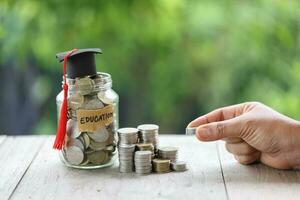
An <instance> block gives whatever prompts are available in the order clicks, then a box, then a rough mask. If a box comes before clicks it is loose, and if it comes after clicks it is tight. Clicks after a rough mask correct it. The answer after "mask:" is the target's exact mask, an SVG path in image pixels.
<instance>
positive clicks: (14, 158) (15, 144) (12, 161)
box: [0, 136, 44, 199]
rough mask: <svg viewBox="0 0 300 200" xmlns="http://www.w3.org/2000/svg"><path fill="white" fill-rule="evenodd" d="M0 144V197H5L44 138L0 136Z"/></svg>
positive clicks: (17, 181) (7, 196)
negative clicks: (0, 137) (0, 141)
mask: <svg viewBox="0 0 300 200" xmlns="http://www.w3.org/2000/svg"><path fill="white" fill-rule="evenodd" d="M0 140H3V141H2V143H1V144H0V155H1V157H0V199H7V198H9V196H10V195H11V193H12V192H13V191H14V189H15V187H16V186H17V184H18V183H19V181H20V180H21V178H22V177H23V175H24V173H25V172H26V170H27V168H28V166H29V165H30V163H31V161H32V160H33V159H34V157H35V155H36V154H37V152H38V150H39V149H40V147H41V144H42V142H43V140H44V138H42V137H32V136H22V137H20V136H19V137H6V138H5V137H2V139H0Z"/></svg>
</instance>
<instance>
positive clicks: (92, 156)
mask: <svg viewBox="0 0 300 200" xmlns="http://www.w3.org/2000/svg"><path fill="white" fill-rule="evenodd" d="M106 156H107V154H106V152H105V151H95V152H92V153H89V154H87V159H88V160H89V161H90V162H91V163H93V164H102V163H103V162H104V161H105V160H106Z"/></svg>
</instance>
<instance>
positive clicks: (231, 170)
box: [218, 142, 300, 200]
mask: <svg viewBox="0 0 300 200" xmlns="http://www.w3.org/2000/svg"><path fill="white" fill-rule="evenodd" d="M218 148H219V153H220V159H221V164H222V169H223V174H224V179H225V184H226V188H227V193H228V197H229V199H233V200H240V199H255V200H259V199H264V200H268V199H272V200H276V199H278V200H282V199H289V200H293V199H295V200H296V199H297V200H299V199H300V171H299V170H298V171H292V170H276V169H273V168H270V167H267V166H264V165H262V164H254V165H248V166H246V165H241V164H238V163H237V161H236V160H235V159H234V157H233V156H232V155H231V154H229V153H228V152H227V151H226V149H225V146H224V143H223V142H220V143H219V144H218Z"/></svg>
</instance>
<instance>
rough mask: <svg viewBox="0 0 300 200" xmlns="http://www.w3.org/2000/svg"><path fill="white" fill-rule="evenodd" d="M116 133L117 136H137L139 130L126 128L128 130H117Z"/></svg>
mask: <svg viewBox="0 0 300 200" xmlns="http://www.w3.org/2000/svg"><path fill="white" fill-rule="evenodd" d="M117 132H118V133H119V134H137V133H138V132H139V130H138V129H136V128H131V127H128V128H119V129H118V130H117Z"/></svg>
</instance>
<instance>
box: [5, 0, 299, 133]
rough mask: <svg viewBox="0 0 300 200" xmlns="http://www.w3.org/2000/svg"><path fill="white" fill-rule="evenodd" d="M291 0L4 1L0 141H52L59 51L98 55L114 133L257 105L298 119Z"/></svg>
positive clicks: (295, 19)
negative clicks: (114, 104) (23, 137)
mask: <svg viewBox="0 0 300 200" xmlns="http://www.w3.org/2000/svg"><path fill="white" fill-rule="evenodd" d="M299 8H300V2H299V1H297V0H289V1H282V0H251V1H237V0H231V1H230V0H218V1H209V0H201V1H200V0H185V1H184V0H172V1H171V0H153V1H142V0H136V1H128V0H127V1H125V0H122V1H121V0H119V1H115V0H112V1H100V0H98V1H81V0H72V1H71V0H69V1H61V0H51V1H50V0H48V1H38V0H22V1H13V0H9V1H8V0H2V1H1V2H0V22H1V23H0V85H1V98H0V110H1V112H0V131H1V134H54V133H55V132H56V120H57V119H56V105H55V97H56V95H57V94H58V93H59V91H60V89H61V80H62V65H61V63H58V62H57V60H56V59H55V54H56V53H57V52H61V51H66V50H70V49H73V48H87V47H99V48H101V49H102V50H103V52H104V54H103V55H99V56H97V68H98V71H104V72H108V73H110V74H111V75H112V77H113V81H114V83H113V88H114V90H115V91H116V92H117V93H118V94H119V95H120V125H121V126H122V127H124V126H137V125H138V124H141V123H156V124H159V125H160V127H161V130H162V132H163V133H167V132H169V133H178V134H180V133H184V128H185V126H186V124H187V123H188V122H189V121H190V120H192V119H194V118H196V117H197V116H199V115H201V114H204V113H206V112H209V111H211V110H213V109H215V108H217V107H220V106H225V105H229V104H235V103H239V102H244V101H253V100H255V101H261V102H263V103H265V104H268V105H270V106H272V107H273V108H275V109H277V110H278V111H280V112H283V113H284V114H286V115H288V116H290V117H293V118H296V119H300V53H299V52H300V51H299V50H300V12H299V10H300V9H299Z"/></svg>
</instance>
